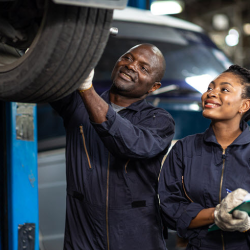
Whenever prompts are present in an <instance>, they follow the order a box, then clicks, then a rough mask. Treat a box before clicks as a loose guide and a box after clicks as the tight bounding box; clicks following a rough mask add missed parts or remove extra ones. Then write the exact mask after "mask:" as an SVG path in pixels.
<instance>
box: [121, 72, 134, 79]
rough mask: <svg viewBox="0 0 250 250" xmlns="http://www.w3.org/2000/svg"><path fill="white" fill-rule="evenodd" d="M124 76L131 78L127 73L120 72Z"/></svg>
mask: <svg viewBox="0 0 250 250" xmlns="http://www.w3.org/2000/svg"><path fill="white" fill-rule="evenodd" d="M122 74H123V75H124V76H125V77H127V78H129V79H130V80H131V79H132V78H131V77H130V76H129V75H127V74H125V73H122Z"/></svg>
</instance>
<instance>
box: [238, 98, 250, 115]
mask: <svg viewBox="0 0 250 250" xmlns="http://www.w3.org/2000/svg"><path fill="white" fill-rule="evenodd" d="M249 109H250V99H245V100H244V101H243V103H242V106H241V109H240V112H242V113H246V112H247V111H248V110H249Z"/></svg>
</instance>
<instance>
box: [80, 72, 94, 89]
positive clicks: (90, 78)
mask: <svg viewBox="0 0 250 250" xmlns="http://www.w3.org/2000/svg"><path fill="white" fill-rule="evenodd" d="M94 73H95V71H94V69H92V70H91V72H90V73H89V76H88V77H87V78H86V79H85V80H84V82H83V83H82V84H81V85H80V86H79V88H78V90H79V92H84V91H85V90H88V89H90V88H91V87H92V81H93V77H94Z"/></svg>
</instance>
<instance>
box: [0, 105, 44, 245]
mask: <svg viewBox="0 0 250 250" xmlns="http://www.w3.org/2000/svg"><path fill="white" fill-rule="evenodd" d="M0 117H1V124H0V130H1V131H0V132H1V135H0V159H1V162H0V167H1V168H0V183H1V186H0V223H1V224H0V225H1V227H0V243H1V244H0V250H7V249H9V250H12V249H13V250H21V249H22V250H38V249H39V238H38V237H39V225H38V221H39V220H38V178H37V124H36V121H37V119H36V118H37V117H36V105H34V104H24V103H0ZM3 121H4V122H3Z"/></svg>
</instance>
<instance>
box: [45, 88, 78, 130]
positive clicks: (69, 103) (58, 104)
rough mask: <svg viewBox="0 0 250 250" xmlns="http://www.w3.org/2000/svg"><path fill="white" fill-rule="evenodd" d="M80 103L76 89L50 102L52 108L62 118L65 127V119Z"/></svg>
mask: <svg viewBox="0 0 250 250" xmlns="http://www.w3.org/2000/svg"><path fill="white" fill-rule="evenodd" d="M81 103H82V100H81V97H80V95H79V94H78V93H77V91H74V92H73V93H71V94H70V95H68V96H66V97H64V98H62V99H59V100H57V101H55V102H51V103H50V105H51V106H52V108H53V109H54V110H55V111H56V112H57V113H58V114H59V115H60V116H61V117H62V118H63V120H64V126H65V127H66V125H67V124H66V123H67V121H69V119H70V117H71V116H72V115H73V114H74V112H75V111H76V109H77V107H78V105H79V104H81Z"/></svg>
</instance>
